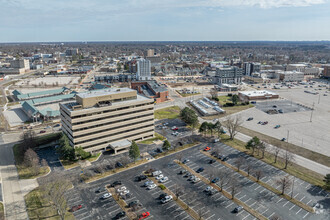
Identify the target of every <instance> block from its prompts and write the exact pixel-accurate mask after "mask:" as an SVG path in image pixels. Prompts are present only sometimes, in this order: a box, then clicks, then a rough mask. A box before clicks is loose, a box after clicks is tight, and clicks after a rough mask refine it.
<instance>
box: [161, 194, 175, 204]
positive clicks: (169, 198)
mask: <svg viewBox="0 0 330 220" xmlns="http://www.w3.org/2000/svg"><path fill="white" fill-rule="evenodd" d="M172 199H173V197H172V196H171V195H168V196H165V198H163V199H162V200H161V202H162V203H163V204H165V203H168V202H169V201H171V200H172Z"/></svg>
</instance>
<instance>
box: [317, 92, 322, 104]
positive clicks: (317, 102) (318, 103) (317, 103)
mask: <svg viewBox="0 0 330 220" xmlns="http://www.w3.org/2000/svg"><path fill="white" fill-rule="evenodd" d="M320 99H321V93H320V94H319V101H318V102H317V104H320Z"/></svg>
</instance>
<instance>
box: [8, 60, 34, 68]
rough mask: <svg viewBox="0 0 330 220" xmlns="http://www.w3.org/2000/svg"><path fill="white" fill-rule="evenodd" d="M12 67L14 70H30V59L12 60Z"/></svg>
mask: <svg viewBox="0 0 330 220" xmlns="http://www.w3.org/2000/svg"><path fill="white" fill-rule="evenodd" d="M10 67H11V68H14V69H24V70H29V69H30V61H29V60H28V59H19V60H11V61H10Z"/></svg>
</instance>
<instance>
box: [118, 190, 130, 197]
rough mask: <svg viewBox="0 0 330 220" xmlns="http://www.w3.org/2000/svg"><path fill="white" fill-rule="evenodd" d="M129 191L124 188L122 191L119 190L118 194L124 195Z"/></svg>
mask: <svg viewBox="0 0 330 220" xmlns="http://www.w3.org/2000/svg"><path fill="white" fill-rule="evenodd" d="M128 193H129V190H124V191H121V192H120V195H121V196H124V195H126V194H128Z"/></svg>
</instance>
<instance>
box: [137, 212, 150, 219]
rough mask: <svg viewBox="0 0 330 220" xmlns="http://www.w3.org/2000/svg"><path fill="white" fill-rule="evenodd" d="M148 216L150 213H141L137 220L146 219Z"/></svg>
mask: <svg viewBox="0 0 330 220" xmlns="http://www.w3.org/2000/svg"><path fill="white" fill-rule="evenodd" d="M148 216H150V212H143V213H142V214H141V217H140V218H139V220H141V219H144V218H146V217H148Z"/></svg>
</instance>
